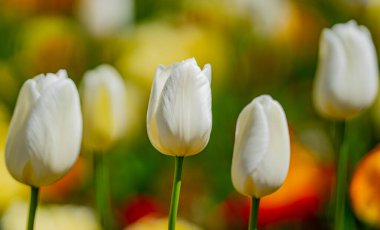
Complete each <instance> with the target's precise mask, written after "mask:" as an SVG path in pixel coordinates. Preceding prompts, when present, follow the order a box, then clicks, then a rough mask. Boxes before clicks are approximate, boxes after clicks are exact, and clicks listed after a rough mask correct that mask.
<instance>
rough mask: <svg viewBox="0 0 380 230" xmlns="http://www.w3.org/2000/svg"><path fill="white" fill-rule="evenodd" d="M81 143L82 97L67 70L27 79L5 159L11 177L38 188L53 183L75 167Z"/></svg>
mask: <svg viewBox="0 0 380 230" xmlns="http://www.w3.org/2000/svg"><path fill="white" fill-rule="evenodd" d="M81 140H82V113H81V110H80V103H79V95H78V91H77V88H76V87H75V84H74V82H73V81H72V80H71V79H69V78H68V77H67V73H66V71H65V70H60V71H59V72H58V73H57V74H52V73H48V74H46V75H38V76H36V77H35V78H33V79H30V80H27V81H26V82H25V83H24V85H23V87H22V88H21V91H20V94H19V97H18V100H17V103H16V107H15V111H14V114H13V117H12V120H11V123H10V127H9V132H8V137H7V142H6V149H5V159H6V165H7V168H8V170H9V172H10V173H11V175H12V176H13V177H14V178H15V179H16V180H18V181H20V182H21V183H24V184H27V185H31V186H35V187H39V186H43V185H49V184H52V183H54V182H55V181H57V180H59V179H60V178H61V177H63V176H64V175H65V174H66V173H67V172H68V171H69V170H70V168H71V167H72V166H73V165H74V163H75V161H76V160H77V157H78V154H79V150H80V144H81Z"/></svg>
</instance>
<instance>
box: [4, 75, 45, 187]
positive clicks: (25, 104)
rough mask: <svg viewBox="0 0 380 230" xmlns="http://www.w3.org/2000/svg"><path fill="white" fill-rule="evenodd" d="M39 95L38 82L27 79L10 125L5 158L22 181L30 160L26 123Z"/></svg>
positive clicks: (10, 170)
mask: <svg viewBox="0 0 380 230" xmlns="http://www.w3.org/2000/svg"><path fill="white" fill-rule="evenodd" d="M39 96H40V94H39V92H38V91H37V89H36V82H35V81H34V80H28V81H26V82H25V83H24V85H23V86H22V88H21V90H20V93H19V96H18V99H17V103H16V107H15V111H14V113H13V116H12V120H11V123H10V126H9V131H8V136H7V141H6V146H5V160H6V163H7V168H8V170H9V172H10V173H11V175H12V176H13V177H14V178H16V179H17V180H19V181H22V172H23V169H24V167H25V164H26V163H27V161H28V160H29V156H28V155H27V154H26V152H27V151H28V150H27V148H28V146H27V145H26V139H25V138H26V133H25V125H26V123H27V121H28V119H29V116H30V112H31V110H32V109H33V106H34V104H35V103H36V101H37V100H38V98H39Z"/></svg>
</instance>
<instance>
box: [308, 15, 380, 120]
mask: <svg viewBox="0 0 380 230" xmlns="http://www.w3.org/2000/svg"><path fill="white" fill-rule="evenodd" d="M377 91H378V68H377V58H376V51H375V47H374V44H373V42H372V38H371V34H370V32H369V31H368V29H367V28H366V27H364V26H359V25H357V24H356V22H355V21H350V22H348V23H346V24H337V25H335V26H333V28H332V29H324V30H323V32H322V36H321V40H320V47H319V66H318V71H317V76H316V78H315V82H314V95H313V96H314V104H315V107H316V109H317V111H318V112H319V113H320V114H321V115H322V116H324V117H328V118H332V119H337V120H344V119H347V118H350V117H352V116H355V115H357V114H359V113H360V112H361V111H362V110H364V109H367V108H368V107H370V106H371V105H372V103H373V102H374V101H375V98H376V95H377Z"/></svg>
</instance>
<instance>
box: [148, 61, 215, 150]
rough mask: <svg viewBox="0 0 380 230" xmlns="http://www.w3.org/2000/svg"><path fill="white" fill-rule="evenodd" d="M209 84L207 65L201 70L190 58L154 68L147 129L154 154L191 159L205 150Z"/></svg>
mask: <svg viewBox="0 0 380 230" xmlns="http://www.w3.org/2000/svg"><path fill="white" fill-rule="evenodd" d="M210 84H211V66H210V65H209V64H207V65H205V67H204V68H203V70H201V69H200V68H199V67H198V65H197V62H196V61H195V59H194V58H191V59H187V60H185V61H182V62H179V63H175V64H173V65H171V66H169V67H167V68H165V67H163V66H159V67H158V68H157V71H156V75H155V77H154V80H153V86H152V91H151V94H150V100H149V106H148V114H147V130H148V136H149V139H150V142H151V143H152V144H153V146H154V147H155V148H156V149H157V150H158V151H160V152H161V153H163V154H167V155H173V156H191V155H195V154H197V153H199V152H200V151H202V150H203V149H204V148H205V147H206V145H207V143H208V140H209V138H210V133H211V126H212V114H211V87H210Z"/></svg>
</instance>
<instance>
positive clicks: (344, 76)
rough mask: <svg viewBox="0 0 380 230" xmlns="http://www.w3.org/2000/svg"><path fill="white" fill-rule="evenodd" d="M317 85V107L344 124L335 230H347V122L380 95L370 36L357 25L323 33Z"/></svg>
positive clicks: (340, 128) (351, 23) (340, 136)
mask: <svg viewBox="0 0 380 230" xmlns="http://www.w3.org/2000/svg"><path fill="white" fill-rule="evenodd" d="M319 59H320V60H319V66H318V70H317V75H316V78H315V82H314V95H313V96H314V104H315V107H316V110H317V111H318V112H319V113H320V114H321V115H322V116H324V117H326V118H330V119H333V120H338V121H342V122H340V123H337V126H336V129H337V130H336V132H335V133H336V134H337V135H336V142H337V143H336V146H337V149H336V151H337V152H339V159H338V165H337V180H336V183H337V185H336V204H335V205H336V207H335V210H336V211H335V229H339V230H340V229H345V227H344V223H345V220H344V216H345V214H344V212H345V200H346V198H345V196H346V191H345V190H346V188H345V187H346V185H345V183H346V178H347V176H346V172H347V161H348V151H347V149H348V146H346V145H347V144H348V143H346V142H344V133H345V132H346V131H345V129H346V127H345V121H346V120H347V119H349V118H351V117H354V116H356V115H358V114H359V113H360V112H362V111H363V110H365V109H367V108H369V107H370V106H371V105H372V104H373V103H374V102H375V99H376V96H377V92H378V81H379V80H378V67H377V58H376V51H375V47H374V44H373V41H372V38H371V34H370V32H369V31H368V29H367V28H366V27H365V26H359V25H357V23H356V22H355V21H349V22H348V23H346V24H337V25H334V26H333V27H332V29H324V30H323V32H322V36H321V40H320V52H319Z"/></svg>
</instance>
